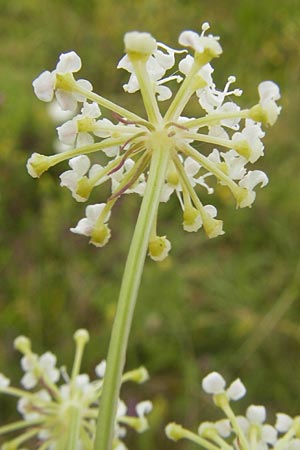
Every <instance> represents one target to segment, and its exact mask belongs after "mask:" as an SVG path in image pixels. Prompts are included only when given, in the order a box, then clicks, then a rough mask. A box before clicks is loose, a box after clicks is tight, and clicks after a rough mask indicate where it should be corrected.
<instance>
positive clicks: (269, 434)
mask: <svg viewBox="0 0 300 450" xmlns="http://www.w3.org/2000/svg"><path fill="white" fill-rule="evenodd" d="M261 437H262V440H263V441H264V442H266V443H267V444H275V443H276V441H277V431H276V429H275V428H274V427H272V426H271V425H263V427H262V434H261Z"/></svg>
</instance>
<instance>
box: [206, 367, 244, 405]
mask: <svg viewBox="0 0 300 450" xmlns="http://www.w3.org/2000/svg"><path fill="white" fill-rule="evenodd" d="M225 387H226V381H225V380H224V378H223V377H222V375H220V374H219V373H218V372H211V373H209V374H208V375H207V376H206V377H205V378H203V380H202V388H203V390H204V391H205V392H207V393H208V394H214V395H216V394H223V393H225V394H226V397H227V398H228V400H234V401H236V400H239V399H240V398H242V397H244V395H245V394H246V388H245V386H244V384H243V383H242V382H241V380H240V379H239V378H238V379H236V380H235V381H233V383H231V385H230V386H229V388H228V389H226V390H225Z"/></svg>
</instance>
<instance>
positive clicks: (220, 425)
mask: <svg viewBox="0 0 300 450" xmlns="http://www.w3.org/2000/svg"><path fill="white" fill-rule="evenodd" d="M215 427H216V429H217V431H218V433H219V435H220V436H221V437H223V438H227V437H228V436H229V435H230V434H231V424H230V422H229V420H228V419H222V420H218V421H217V422H215Z"/></svg>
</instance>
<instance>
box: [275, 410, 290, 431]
mask: <svg viewBox="0 0 300 450" xmlns="http://www.w3.org/2000/svg"><path fill="white" fill-rule="evenodd" d="M276 419H277V420H276V424H275V427H276V428H277V430H278V431H279V432H280V433H286V432H287V431H288V430H289V429H290V428H291V426H292V425H293V422H294V421H293V419H292V418H291V417H290V416H288V415H287V414H283V413H278V414H276Z"/></svg>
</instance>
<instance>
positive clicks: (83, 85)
mask: <svg viewBox="0 0 300 450" xmlns="http://www.w3.org/2000/svg"><path fill="white" fill-rule="evenodd" d="M76 84H78V86H80V87H81V88H83V89H86V90H87V91H92V90H93V86H92V84H91V83H90V82H89V81H88V80H82V79H80V80H77V81H76ZM73 95H74V98H75V99H76V100H77V101H78V102H84V101H85V100H86V97H85V96H84V95H82V94H79V93H78V92H74V94H73Z"/></svg>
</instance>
